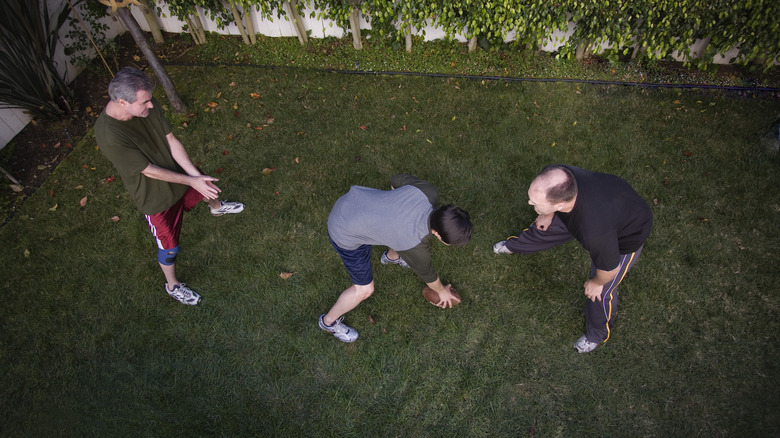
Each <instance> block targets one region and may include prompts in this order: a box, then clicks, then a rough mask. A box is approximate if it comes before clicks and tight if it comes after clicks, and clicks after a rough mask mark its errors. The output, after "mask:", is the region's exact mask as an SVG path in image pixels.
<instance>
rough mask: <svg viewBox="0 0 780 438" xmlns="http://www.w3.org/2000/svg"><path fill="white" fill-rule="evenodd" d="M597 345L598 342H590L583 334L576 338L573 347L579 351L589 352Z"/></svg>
mask: <svg viewBox="0 0 780 438" xmlns="http://www.w3.org/2000/svg"><path fill="white" fill-rule="evenodd" d="M598 346H599V344H598V343H596V342H590V341H589V340H588V338H587V337H586V336H585V335H582V336H580V338H579V339H577V342H575V343H574V348H576V349H577V351H578V352H580V353H590V352H591V351H593V350H595V349H596V347H598Z"/></svg>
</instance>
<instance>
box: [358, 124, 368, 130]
mask: <svg viewBox="0 0 780 438" xmlns="http://www.w3.org/2000/svg"><path fill="white" fill-rule="evenodd" d="M360 129H362V130H364V131H365V130H366V129H368V127H366V125H362V126H361V127H360Z"/></svg>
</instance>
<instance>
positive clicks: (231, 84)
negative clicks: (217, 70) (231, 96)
mask: <svg viewBox="0 0 780 438" xmlns="http://www.w3.org/2000/svg"><path fill="white" fill-rule="evenodd" d="M236 85H237V84H236V83H235V82H231V83H230V85H229V86H230V87H235V86H236Z"/></svg>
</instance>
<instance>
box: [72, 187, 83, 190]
mask: <svg viewBox="0 0 780 438" xmlns="http://www.w3.org/2000/svg"><path fill="white" fill-rule="evenodd" d="M73 188H74V189H76V190H81V189H83V188H84V186H76V187H73Z"/></svg>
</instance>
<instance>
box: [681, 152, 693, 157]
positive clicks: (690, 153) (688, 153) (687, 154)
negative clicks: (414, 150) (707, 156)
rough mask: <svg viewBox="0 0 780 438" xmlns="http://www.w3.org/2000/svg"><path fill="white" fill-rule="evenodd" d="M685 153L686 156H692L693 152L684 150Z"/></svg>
mask: <svg viewBox="0 0 780 438" xmlns="http://www.w3.org/2000/svg"><path fill="white" fill-rule="evenodd" d="M683 155H685V156H686V157H690V156H691V155H693V152H691V151H683Z"/></svg>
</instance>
